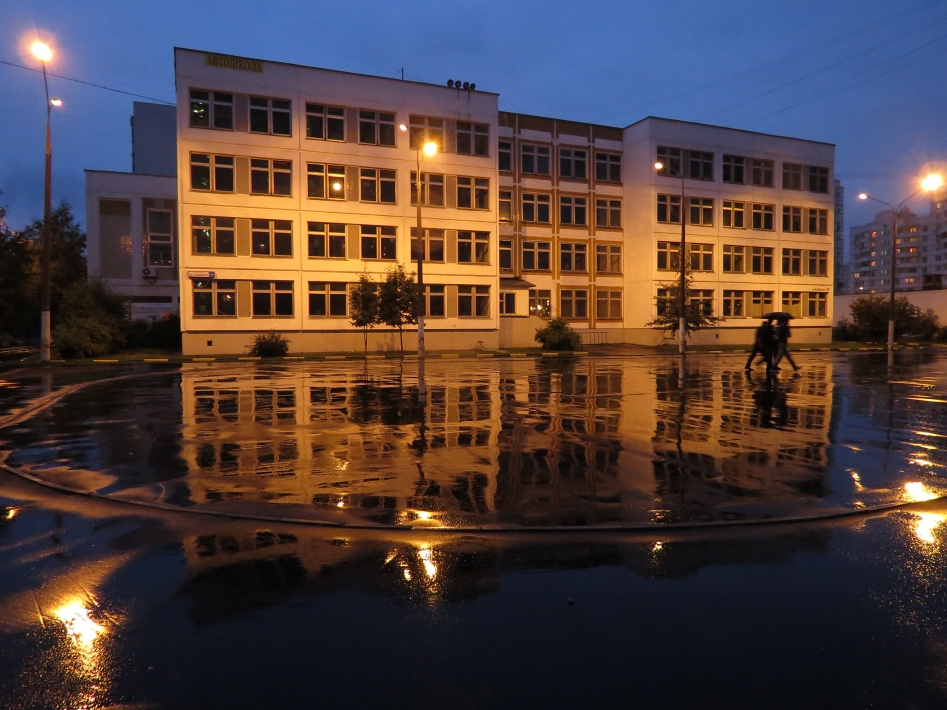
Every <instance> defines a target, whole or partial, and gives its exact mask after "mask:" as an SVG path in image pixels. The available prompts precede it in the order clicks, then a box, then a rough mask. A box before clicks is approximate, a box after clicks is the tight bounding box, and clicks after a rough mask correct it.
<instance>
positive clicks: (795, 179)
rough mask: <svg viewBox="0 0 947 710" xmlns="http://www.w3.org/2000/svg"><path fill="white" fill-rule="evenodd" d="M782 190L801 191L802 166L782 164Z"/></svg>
mask: <svg viewBox="0 0 947 710" xmlns="http://www.w3.org/2000/svg"><path fill="white" fill-rule="evenodd" d="M783 189H784V190H801V189H802V166H801V165H798V164H797V163H783Z"/></svg>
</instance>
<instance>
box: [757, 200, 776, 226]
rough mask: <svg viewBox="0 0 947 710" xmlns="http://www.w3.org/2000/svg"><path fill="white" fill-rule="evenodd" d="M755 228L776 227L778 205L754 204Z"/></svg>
mask: <svg viewBox="0 0 947 710" xmlns="http://www.w3.org/2000/svg"><path fill="white" fill-rule="evenodd" d="M753 229H761V230H765V231H773V230H774V229H776V205H761V204H755V203H754V205H753Z"/></svg>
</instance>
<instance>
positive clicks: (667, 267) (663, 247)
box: [658, 242, 681, 271]
mask: <svg viewBox="0 0 947 710" xmlns="http://www.w3.org/2000/svg"><path fill="white" fill-rule="evenodd" d="M658 269H659V270H660V271H680V270H681V245H680V243H678V242H658Z"/></svg>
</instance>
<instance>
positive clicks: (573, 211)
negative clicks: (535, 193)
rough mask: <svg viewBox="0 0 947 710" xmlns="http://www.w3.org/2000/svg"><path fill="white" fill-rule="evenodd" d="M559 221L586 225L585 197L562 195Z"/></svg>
mask: <svg viewBox="0 0 947 710" xmlns="http://www.w3.org/2000/svg"><path fill="white" fill-rule="evenodd" d="M559 223H560V224H570V225H573V226H576V227H578V226H585V198H584V197H564V196H563V197H560V198H559Z"/></svg>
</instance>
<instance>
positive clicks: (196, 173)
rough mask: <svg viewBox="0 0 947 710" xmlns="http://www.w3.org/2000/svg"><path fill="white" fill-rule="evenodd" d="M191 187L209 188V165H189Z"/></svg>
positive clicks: (198, 188) (194, 188)
mask: <svg viewBox="0 0 947 710" xmlns="http://www.w3.org/2000/svg"><path fill="white" fill-rule="evenodd" d="M191 189H192V190H209V189H210V166H209V165H192V166H191Z"/></svg>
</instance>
